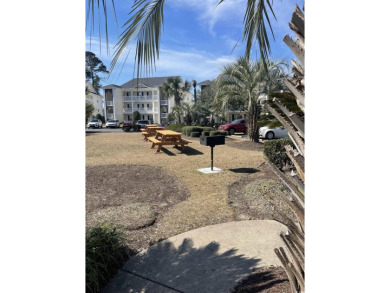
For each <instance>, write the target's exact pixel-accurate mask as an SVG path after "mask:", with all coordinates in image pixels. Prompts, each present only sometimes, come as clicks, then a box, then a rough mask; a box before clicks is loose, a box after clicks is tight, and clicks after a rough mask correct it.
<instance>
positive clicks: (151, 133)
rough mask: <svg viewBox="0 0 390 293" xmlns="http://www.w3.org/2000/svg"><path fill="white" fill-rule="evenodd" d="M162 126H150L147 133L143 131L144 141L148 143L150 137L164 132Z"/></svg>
mask: <svg viewBox="0 0 390 293" xmlns="http://www.w3.org/2000/svg"><path fill="white" fill-rule="evenodd" d="M163 129H164V128H163V127H161V126H149V127H148V128H147V129H146V131H142V132H141V134H142V135H143V136H144V141H148V137H149V136H155V135H156V133H157V131H158V130H163Z"/></svg>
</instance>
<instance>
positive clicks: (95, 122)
mask: <svg viewBox="0 0 390 293" xmlns="http://www.w3.org/2000/svg"><path fill="white" fill-rule="evenodd" d="M91 127H94V128H102V127H103V123H102V120H100V119H92V120H91V121H89V122H88V128H91Z"/></svg>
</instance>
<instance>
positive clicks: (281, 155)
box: [264, 137, 294, 169]
mask: <svg viewBox="0 0 390 293" xmlns="http://www.w3.org/2000/svg"><path fill="white" fill-rule="evenodd" d="M285 145H291V146H292V147H293V146H294V144H293V142H292V141H291V139H290V138H289V137H286V138H281V139H275V140H268V141H266V142H265V143H264V155H265V156H266V157H267V159H268V160H269V161H270V162H271V163H272V164H274V165H275V166H276V167H277V168H279V169H282V168H283V167H284V166H285V165H286V164H292V162H291V160H290V158H289V157H288V156H287V154H286V149H285V148H284V146H285Z"/></svg>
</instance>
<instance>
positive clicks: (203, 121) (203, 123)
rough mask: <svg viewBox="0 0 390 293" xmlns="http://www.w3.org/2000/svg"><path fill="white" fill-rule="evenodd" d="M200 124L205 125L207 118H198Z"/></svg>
mask: <svg viewBox="0 0 390 293" xmlns="http://www.w3.org/2000/svg"><path fill="white" fill-rule="evenodd" d="M200 125H201V126H206V125H207V119H206V118H201V119H200Z"/></svg>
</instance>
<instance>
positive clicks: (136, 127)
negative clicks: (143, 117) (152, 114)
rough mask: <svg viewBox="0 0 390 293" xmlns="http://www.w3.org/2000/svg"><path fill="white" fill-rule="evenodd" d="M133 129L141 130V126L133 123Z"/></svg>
mask: <svg viewBox="0 0 390 293" xmlns="http://www.w3.org/2000/svg"><path fill="white" fill-rule="evenodd" d="M133 130H134V131H135V132H136V131H140V130H141V126H140V125H137V124H134V125H133Z"/></svg>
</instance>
